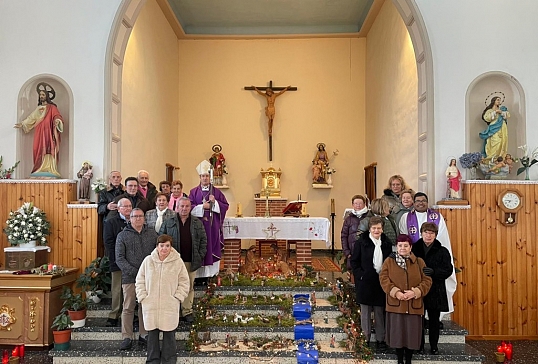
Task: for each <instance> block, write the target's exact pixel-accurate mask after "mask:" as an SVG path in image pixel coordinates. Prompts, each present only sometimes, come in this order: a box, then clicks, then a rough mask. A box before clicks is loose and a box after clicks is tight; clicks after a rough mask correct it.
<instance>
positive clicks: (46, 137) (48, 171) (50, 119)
mask: <svg viewBox="0 0 538 364" xmlns="http://www.w3.org/2000/svg"><path fill="white" fill-rule="evenodd" d="M36 91H37V93H38V95H39V99H38V102H37V108H36V109H35V110H34V111H33V112H32V113H31V114H30V115H29V116H28V117H27V118H26V119H24V120H23V121H22V122H21V123H20V124H15V126H14V127H15V128H20V129H22V130H23V131H24V132H25V133H28V132H30V131H31V130H32V129H35V132H34V144H33V157H34V167H33V168H32V173H31V174H30V177H38V178H61V176H60V173H59V172H58V165H57V163H58V155H59V152H60V140H61V133H62V132H63V130H64V122H63V118H62V115H60V112H59V111H58V108H57V107H56V104H55V103H53V102H52V100H54V98H55V97H56V92H55V91H54V89H53V88H52V86H51V85H49V84H48V83H45V82H40V83H39V84H38V85H37V87H36Z"/></svg>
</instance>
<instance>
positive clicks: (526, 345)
mask: <svg viewBox="0 0 538 364" xmlns="http://www.w3.org/2000/svg"><path fill="white" fill-rule="evenodd" d="M467 343H468V344H469V345H471V346H472V347H474V348H475V349H477V350H478V351H480V352H481V353H482V354H483V355H484V356H485V357H486V361H485V362H484V364H494V363H497V362H496V361H495V351H497V346H499V344H500V342H499V341H467ZM512 345H513V346H514V356H513V358H512V361H511V362H510V361H505V363H506V364H508V363H511V364H538V341H529V340H521V341H512Z"/></svg>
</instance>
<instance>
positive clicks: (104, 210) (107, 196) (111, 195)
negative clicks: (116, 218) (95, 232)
mask: <svg viewBox="0 0 538 364" xmlns="http://www.w3.org/2000/svg"><path fill="white" fill-rule="evenodd" d="M108 183H109V185H108V187H107V189H106V190H105V191H102V192H100V193H99V203H98V205H97V213H98V214H99V215H102V216H103V218H104V219H105V220H106V218H107V216H108V213H109V212H110V211H113V210H116V209H117V208H118V205H117V203H115V202H114V199H115V198H116V197H118V196H119V195H121V194H122V193H123V192H124V191H123V185H122V184H121V173H120V172H119V171H112V172H110V175H109V176H108Z"/></svg>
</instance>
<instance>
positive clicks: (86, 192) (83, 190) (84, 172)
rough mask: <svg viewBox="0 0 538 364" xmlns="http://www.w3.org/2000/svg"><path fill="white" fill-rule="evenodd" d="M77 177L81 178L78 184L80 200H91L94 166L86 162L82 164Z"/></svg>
mask: <svg viewBox="0 0 538 364" xmlns="http://www.w3.org/2000/svg"><path fill="white" fill-rule="evenodd" d="M77 177H78V178H80V180H79V183H78V199H79V200H89V199H90V185H91V179H92V177H93V166H92V165H91V164H90V162H88V161H86V162H84V163H83V164H82V168H81V169H80V171H78V173H77Z"/></svg>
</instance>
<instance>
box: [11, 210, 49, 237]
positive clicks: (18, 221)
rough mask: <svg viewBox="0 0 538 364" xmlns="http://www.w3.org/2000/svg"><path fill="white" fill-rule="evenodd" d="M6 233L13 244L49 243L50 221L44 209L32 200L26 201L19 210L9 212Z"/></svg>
mask: <svg viewBox="0 0 538 364" xmlns="http://www.w3.org/2000/svg"><path fill="white" fill-rule="evenodd" d="M4 233H5V234H6V235H7V239H8V241H9V243H10V244H11V245H12V246H16V245H20V244H28V243H30V242H35V243H36V245H47V238H46V236H47V235H49V234H50V222H49V221H48V220H47V217H46V215H45V213H44V212H43V211H42V210H40V209H38V208H37V207H35V206H34V204H33V203H32V202H25V203H24V204H23V205H22V206H21V207H20V208H19V209H18V210H17V211H11V212H10V213H9V218H8V219H7V221H6V228H5V229H4Z"/></svg>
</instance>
